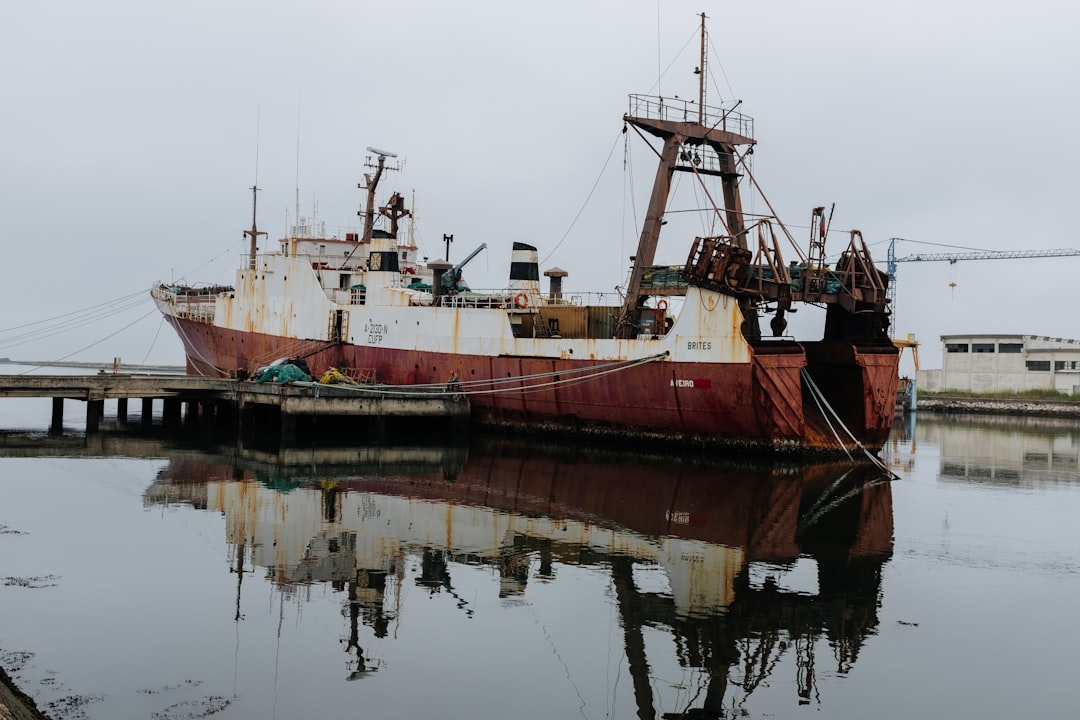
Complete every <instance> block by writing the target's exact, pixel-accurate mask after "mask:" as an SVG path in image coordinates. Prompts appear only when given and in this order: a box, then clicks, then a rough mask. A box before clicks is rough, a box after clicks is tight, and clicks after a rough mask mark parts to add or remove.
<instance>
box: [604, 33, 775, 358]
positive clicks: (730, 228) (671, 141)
mask: <svg viewBox="0 0 1080 720" xmlns="http://www.w3.org/2000/svg"><path fill="white" fill-rule="evenodd" d="M705 41H706V35H705V14H704V13H702V16H701V64H700V65H699V66H698V68H697V74H698V98H699V103H698V112H697V117H696V119H695V120H689V119H687V118H688V117H693V115H691V114H690V107H689V105H692V104H693V103H692V101H691V102H690V103H687V102H686V101H683V100H679V99H667V98H663V97H649V96H644V95H631V96H630V111H629V112H628V113H627V114H626V115H624V116H623V121H624V122H625V123H627V124H628V125H630V126H631V127H633V128H634V129H635V130H637V131H638V134H639V135H640V134H641V131H644V132H646V133H648V134H650V135H652V136H653V137H656V138H659V139H661V140H662V141H663V143H664V145H663V148H662V149H661V151H660V161H659V163H658V165H657V168H656V177H655V179H654V180H653V189H652V195H651V196H650V198H649V208H648V210H647V211H646V213H645V222H644V224H643V225H642V228H641V237H640V238H639V240H638V247H637V253H636V254H635V255H634V257H633V261H634V265H633V268H632V269H631V272H630V280H629V282H628V283H627V288H626V298H625V300H624V302H623V308H622V310H621V311H620V314H619V320H618V323H617V328H616V336H617V337H620V338H629V337H634V336H636V335H637V328H638V325H639V322H640V318H641V308H642V306H643V305H644V303H645V299H646V297H647V296H648V294H647V293H642V288H641V281H642V278H643V277H644V274H645V271H646V270H648V268H649V266H651V265H652V264H653V262H654V260H655V257H656V247H657V244H658V241H659V239H660V228H661V226H663V225H664V224H665V223H664V213H665V212H666V210H667V203H668V197H669V194H670V192H671V180H672V176H673V174H674V173H675V172H676V171H679V172H691V173H694V174H695V175H715V176H718V177H719V178H720V182H721V185H722V188H723V197H724V220H725V223H726V225H727V232H728V234H729V235H730V236H731V241H732V243H733V244H735V245H737V246H739V247H742V248H746V246H747V244H746V233H745V226H744V224H743V216H742V200H741V198H740V195H739V173H738V172H737V166H738V160H737V156H736V152H735V148H736V147H737V146H739V145H753V144H754V139H753V138H752V137H751V134H752V126H753V121H752V120H751V119H750V118H748V117H745V116H743V115H741V114H739V113H737V112H735V108H736V107H737V106H738V105H739V103H738V102H736V103H735V104H734V105H732V106H730V107H728V108H719V107H717V108H710V107H708V106H706V104H705V76H706V72H705V46H706V42H705ZM729 127H730V128H733V129H730V130H729ZM736 130H737V132H736Z"/></svg>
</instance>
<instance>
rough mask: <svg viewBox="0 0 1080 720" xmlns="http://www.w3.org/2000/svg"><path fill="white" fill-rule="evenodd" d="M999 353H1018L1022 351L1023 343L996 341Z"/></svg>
mask: <svg viewBox="0 0 1080 720" xmlns="http://www.w3.org/2000/svg"><path fill="white" fill-rule="evenodd" d="M998 352H999V353H1020V352H1024V343H998Z"/></svg>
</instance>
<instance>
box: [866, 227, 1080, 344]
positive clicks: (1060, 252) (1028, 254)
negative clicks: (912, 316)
mask: <svg viewBox="0 0 1080 720" xmlns="http://www.w3.org/2000/svg"><path fill="white" fill-rule="evenodd" d="M898 242H918V241H916V240H905V239H904V238H897V237H894V238H889V252H888V255H887V256H886V257H887V259H886V272H888V275H889V291H888V293H887V297H888V299H889V306H890V307H891V308H892V313H893V327H896V264H897V263H902V262H929V261H934V260H939V261H940V260H944V261H948V262H949V263H953V264H955V263H956V262H957V261H958V260H1007V259H1010V258H1045V257H1070V256H1075V255H1080V250H1073V249H1071V248H1059V249H1056V250H971V249H968V250H967V251H966V252H950V253H916V254H915V255H905V256H904V257H896V243H898Z"/></svg>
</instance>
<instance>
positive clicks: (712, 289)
mask: <svg viewBox="0 0 1080 720" xmlns="http://www.w3.org/2000/svg"><path fill="white" fill-rule="evenodd" d="M705 47H706V43H705V28H704V18H703V22H702V52H701V60H700V66H699V68H698V74H699V76H700V79H699V97H698V98H697V100H696V101H690V100H685V99H679V98H676V97H663V96H652V95H630V96H629V105H628V109H627V111H626V112H625V114H624V116H623V118H622V119H623V123H624V132H630V131H632V132H633V134H634V135H636V136H638V137H639V138H640V139H641V140H642V141H644V142H646V143H648V144H649V145H650V146H653V149H654V151H655V153H656V155H657V157H658V161H657V167H656V172H655V179H654V181H653V187H652V192H651V195H650V200H649V205H648V209H647V212H646V214H645V218H644V222H643V223H642V227H641V231H640V237H639V240H638V245H637V250H636V253H635V254H634V256H633V257H632V259H631V260H632V266H631V268H630V270H629V272H628V275H627V280H626V283H625V286H624V287H623V288H621V292H619V293H608V294H604V293H588V292H580V293H579V292H570V291H569V290H566V289H564V288H563V284H564V279H565V278H566V276H567V273H566V271H564V270H561V269H560V268H558V267H554V268H550V269H548V270H546V271H545V272H544V275H545V276H546V277H547V278H548V288H547V290H546V291H545V290H544V289H543V288H542V287H541V280H540V268H539V261H538V257H539V253H538V250H537V247H536V246H534V245H530V244H527V243H523V242H514V243H513V246H512V254H511V262H510V267H509V268H508V273H507V281H506V285H505V287H503V288H501V289H496V290H475V289H473V288H471V287H470V286H469V284H468V282H467V281H466V278H465V274H464V272H465V266H466V265H467V264H468V262H469V261H470V260H471V259H472V258H473V257H475V255H476V254H477V253H478V252H479V251H480V250H482V249H483V248H484V246H483V245H482V246H481V247H479V248H477V249H476V250H474V251H473V252H472V253H471V254H470V255H469V256H468V257H466V258H465V259H464V260H463V261H461V262H458V263H456V264H454V263H450V262H448V261H446V260H444V259H439V260H434V261H431V262H421V259H420V258H419V257H418V255H417V249H416V246H415V243H413V242H412V241H411V240H410V239H409V236H408V235H409V234H408V232H407V231H406V230H405V228H404V227H403V222H402V221H403V220H405V219H406V218H410V215H411V211H410V209H409V208H407V207H406V203H405V198H404V197H403V196H402V195H401V194H400V193H397V192H394V193H393V194H391V195H390V197H389V199H388V200H387V201H386V202H385V204H382V205H380V204H379V202H378V200H377V193H378V187H379V184H380V180H381V179H382V178H383V176H384V174H385V173H386V172H387V171H388V170H391V169H394V165H393V163H394V161H395V160H394V158H395V157H396V156H395V155H394V154H393V153H391V152H388V151H384V150H378V149H376V148H371V147H369V148H368V151H369V153H370V154H369V155H368V158H367V162H366V168H367V170H368V172H365V173H364V180H365V183H363V184H362V185H361V187H364V188H366V202H365V205H364V208H363V209H362V210H361V211H360V212H359V213H358V214H359V215H361V216H362V217H363V227H362V229H361V228H358V231H357V232H349V233H344V236H343V237H338V236H333V237H325V234H322V233H319V232H318V231H317V226H313V225H310V224H308V225H299V226H298V227H294V228H292V229H291V230H290V232H289V233H288V234H287V235H288V236H287V237H285V238H283V239H281V240H280V241H279V247H278V249H276V250H272V251H270V250H265V251H263V252H261V253H260V252H259V248H258V238H259V237H260V236H261V235H264V234H265V233H263V232H261V231H259V230H258V229H257V226H256V221H255V217H254V207H255V204H254V202H253V204H252V207H253V218H252V227H251V229H250V230H247V231H245V232H246V234H247V235H248V236H249V237H250V252H249V253H248V255H247V257H245V258H244V259H243V262H242V264H241V267H240V268H239V269H238V270H237V273H236V279H235V282H234V284H232V285H229V286H210V287H199V286H188V285H181V284H176V283H161V282H159V283H155V285H154V286H153V288H152V290H151V294H152V296H153V298H154V300H155V302H156V303H157V306H158V307H159V309H160V310H161V312H162V313H163V314H164V316H165V318H166V320H167V321H168V322H169V323H170V324H171V325H172V327H173V328H174V329H175V331H176V333H177V335H178V336H179V339H180V341H181V343H182V345H183V348H184V352H185V354H186V367H187V372H189V373H193V374H201V375H212V376H221V377H236V378H248V377H252V376H253V375H254V374H255V373H256V372H257V371H258V370H259V368H261V367H264V366H266V365H267V364H269V363H271V362H272V361H275V360H279V361H280V360H282V359H287V358H294V359H295V358H302V359H303V360H304V361H305V363H306V365H307V367H308V368H310V371H311V374H312V375H313V376H316V377H317V376H318V375H319V374H321V373H323V372H325V371H327V370H328V369H330V368H335V369H337V370H339V371H341V372H343V373H345V374H347V375H349V376H350V377H353V378H354V379H357V380H361V381H363V382H366V383H369V384H375V385H377V386H379V387H384V388H417V389H419V388H429V389H430V388H440V387H442V388H445V389H446V391H453V392H458V393H463V394H466V395H467V396H468V398H469V401H470V403H471V408H472V420H473V422H474V423H476V424H477V425H480V426H493V427H498V428H501V429H509V430H512V431H518V430H523V431H527V432H529V433H540V434H545V433H555V434H560V435H563V436H577V437H587V438H594V439H596V440H597V441H598V442H600V441H607V440H614V441H616V442H629V443H633V444H638V443H654V442H655V443H659V444H662V445H677V446H686V447H694V448H699V447H700V448H726V449H730V450H733V451H736V452H755V451H764V452H767V453H794V454H808V453H841V452H850V451H851V450H852V449H853V448H859V449H862V450H865V451H868V452H871V453H873V452H876V451H878V450H880V448H881V447H882V445H883V444H884V442H885V440H886V438H887V436H888V433H889V429H890V427H891V424H892V421H893V415H894V406H895V403H896V392H897V380H898V362H899V355H898V350H897V348H896V347H895V345H894V344H893V343H892V341H891V339H890V336H889V324H890V323H889V321H890V308H889V301H888V299H887V285H888V276H887V274H886V273H884V272H883V271H881V270H879V269H878V268H877V267H876V266H875V265H874V261H873V258H872V257H871V254H870V251H869V249H868V247H867V244H866V242H865V241H864V240H863V237H862V233H861V232H860V231H858V230H850V231H847V233H846V234H847V237H846V238H845V239H846V240H847V244H846V248H845V249H844V250H843V251H842V252H841V253H840V255H839V257H838V259H835V260H834V261H833V262H830V261H829V258H827V257H826V251H825V241H826V238H827V236H828V235H829V234H830V233H831V232H833V231H832V230H831V224H832V217H833V210H827V208H826V207H825V206H818V207H813V208H812V209H811V210H810V212H809V215H810V220H811V222H810V227H811V230H810V234H809V238H808V239H807V240H806V241H805V245H806V246H805V248H804V247H803V243H801V242H798V241H796V240H795V238H794V237H793V235H792V233H791V231H790V230H789V229H788V226H787V225H785V224H784V223H783V222H782V221H781V220H780V219H779V218H778V217H777V216H776V214H775V213H774V212H773V211H772V205H771V204H770V203H769V202H768V201H767V200H765V204H766V206H767V207H768V208H769V211H770V212H769V213H768V214H755V213H749V212H744V210H743V204H744V201H743V193H744V190H745V191H748V192H758V193H759V194H760V197H762V198H764V194H763V193H760V189H759V186H758V183H757V180H756V178H755V177H754V175H753V173H752V172H751V163H750V162H749V160H750V156H751V155H752V153H753V150H754V148H755V146H756V140H755V138H754V132H753V125H754V124H753V119H752V118H751V117H749V116H747V115H745V114H743V113H742V112H741V111H740V105H741V101H737V102H721V103H720V104H719V105H710V104H708V103H707V101H706V97H705V87H706V85H705V74H706V72H705V68H706V65H705V63H706V54H705ZM676 173H681V174H683V176H688V177H690V178H691V180H692V181H693V182H695V183H699V184H700V187H701V189H702V191H703V194H704V195H705V196H706V197H708V198H709V203H710V205H711V207H710V208H708V210H709V212H710V218H711V220H712V222H713V225H712V227H713V228H715V229H716V232H715V233H710V234H702V235H699V236H695V237H693V238H690V237H686V238H685V239H683V240H682V242H683V243H684V244H683V248H684V249H683V252H684V253H686V254H685V255H684V256H683V257H685V260H683V261H681V263H676V264H671V263H670V262H669V263H668V264H661V263H658V262H657V250H658V245H659V241H660V236H661V229H662V227H663V226H664V225H665V224H667V221H666V219H665V213H666V212H667V211H668V202H669V197H670V195H671V189H672V185H673V178H675V177H676ZM706 181H708V182H706ZM709 187H713V188H716V187H719V192H711V191H710V190H709V189H708V188H709ZM252 190H253V193H254V191H255V189H254V188H253V189H252ZM833 208H835V205H834V206H833ZM688 240H689V241H690V242H689V249H688V251H687V249H686V247H687V246H686V242H687V241H688ZM785 248H787V249H788V253H789V256H790V259H789V260H788V259H785V257H784V254H783V250H784V249H785ZM447 249H448V251H449V244H448V245H447ZM447 254H449V252H448V253H447ZM808 306H816V307H818V308H821V309H824V313H825V319H824V324H823V329H822V330H821V332H820V335H815V336H814V337H812V338H810V339H801V338H798V337H795V336H794V335H791V334H788V331H787V326H788V314H789V313H792V312H795V311H797V310H798V309H800V308H802V307H808Z"/></svg>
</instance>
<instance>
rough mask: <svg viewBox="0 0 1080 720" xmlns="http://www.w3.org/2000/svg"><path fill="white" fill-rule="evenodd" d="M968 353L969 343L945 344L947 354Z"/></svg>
mask: <svg viewBox="0 0 1080 720" xmlns="http://www.w3.org/2000/svg"><path fill="white" fill-rule="evenodd" d="M967 351H968V344H967V343H945V352H951V353H957V352H960V353H966V352H967Z"/></svg>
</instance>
